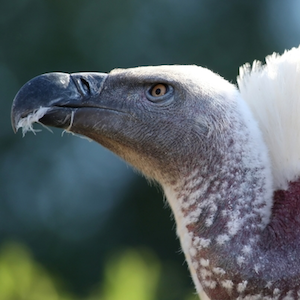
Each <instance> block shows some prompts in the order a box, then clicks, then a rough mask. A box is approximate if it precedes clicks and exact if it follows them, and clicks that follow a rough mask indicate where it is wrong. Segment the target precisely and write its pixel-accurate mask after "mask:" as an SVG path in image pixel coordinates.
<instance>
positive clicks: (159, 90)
mask: <svg viewBox="0 0 300 300" xmlns="http://www.w3.org/2000/svg"><path fill="white" fill-rule="evenodd" d="M150 93H151V96H153V97H161V96H163V95H165V94H166V93H167V86H166V85H165V84H162V83H159V84H156V85H155V86H154V87H153V88H152V89H151V92H150Z"/></svg>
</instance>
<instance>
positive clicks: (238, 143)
mask: <svg viewBox="0 0 300 300" xmlns="http://www.w3.org/2000/svg"><path fill="white" fill-rule="evenodd" d="M238 124H239V125H238V126H239V128H236V130H235V129H234V130H230V133H231V137H230V138H228V139H227V142H225V146H224V148H223V149H222V150H220V151H217V153H214V154H215V155H214V157H213V159H211V160H210V161H209V163H207V164H203V161H202V163H197V162H194V163H193V164H192V167H191V168H189V170H187V169H186V170H183V171H182V174H183V175H184V176H182V177H181V178H182V179H179V180H178V181H177V183H176V184H174V185H163V188H164V191H165V194H166V197H167V199H168V201H169V203H170V205H171V208H172V210H173V212H174V215H175V218H176V223H177V232H178V235H179V237H180V240H181V244H182V248H183V251H184V253H185V255H186V258H187V261H188V264H189V268H190V270H191V273H192V276H193V280H194V282H195V284H196V288H197V290H198V292H199V294H200V295H201V297H202V299H207V298H205V297H206V296H205V294H206V295H207V296H208V299H220V300H226V299H237V298H238V299H262V298H263V297H264V296H268V297H271V298H270V299H279V297H282V296H285V295H292V293H295V291H294V289H295V286H296V285H297V281H296V278H297V277H298V276H299V274H298V273H299V272H297V273H295V272H293V270H292V269H294V268H291V265H290V263H291V264H293V265H295V263H297V265H299V264H298V263H300V260H299V259H298V257H299V255H298V254H297V255H296V253H294V252H296V250H295V249H299V245H298V247H296V244H297V239H296V238H293V241H294V244H295V245H294V249H292V250H291V249H290V244H291V243H290V238H289V239H288V238H286V235H285V231H284V230H282V223H283V222H284V220H286V219H287V218H288V219H290V218H294V219H295V218H296V213H294V214H293V216H292V215H291V212H290V210H288V209H287V208H286V209H283V208H284V207H285V204H284V203H287V202H284V203H283V200H282V199H283V198H284V197H286V198H288V197H289V195H288V194H287V193H288V192H287V191H282V192H277V193H275V197H274V199H275V204H274V207H273V210H272V205H273V200H272V198H273V189H272V182H271V178H272V176H271V171H270V165H269V162H268V158H267V157H266V154H265V153H267V151H266V149H265V146H264V143H263V141H262V139H261V137H260V134H259V132H258V130H257V129H256V127H255V126H252V125H251V126H246V125H245V124H243V123H242V122H238ZM233 133H234V134H233ZM257 139H258V140H259V142H260V144H259V146H257V145H256V143H257ZM183 178H184V179H183ZM293 189H294V190H295V192H296V191H298V190H300V187H299V185H295V186H293ZM295 192H292V194H293V195H294V194H295ZM286 201H287V200H286ZM291 201H292V203H294V201H293V200H291ZM288 203H289V202H288ZM297 212H298V211H297ZM271 213H272V216H271ZM299 223H300V221H298V223H297V225H296V226H299V227H298V228H300V224H299ZM296 226H295V227H296ZM289 229H290V232H291V233H290V234H291V236H292V235H294V237H296V233H295V232H296V228H295V229H294V228H289ZM297 232H299V229H297ZM288 241H289V244H288V243H287V242H288ZM298 244H299V243H298ZM288 245H289V246H288ZM287 257H288V259H287ZM287 260H289V262H287ZM296 260H297V261H296ZM283 262H284V263H283ZM287 279H288V280H289V286H288V287H287V283H286V280H287ZM202 289H203V290H204V291H205V294H204V293H203V291H202ZM246 296H247V297H251V298H245V297H246ZM239 297H240V298H239ZM252 297H253V298H252ZM291 297H292V296H291ZM289 299H294V298H289Z"/></svg>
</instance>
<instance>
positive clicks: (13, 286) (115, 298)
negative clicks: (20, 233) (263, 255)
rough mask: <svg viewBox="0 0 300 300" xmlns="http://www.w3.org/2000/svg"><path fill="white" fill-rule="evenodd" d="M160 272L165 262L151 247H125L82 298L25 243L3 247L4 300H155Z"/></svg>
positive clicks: (0, 288)
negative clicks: (89, 291) (99, 281)
mask: <svg viewBox="0 0 300 300" xmlns="http://www.w3.org/2000/svg"><path fill="white" fill-rule="evenodd" d="M160 276H162V273H161V263H160V262H159V261H158V259H157V257H155V256H154V255H153V254H152V253H151V252H150V251H149V250H148V251H146V250H145V249H144V250H139V251H138V250H125V251H123V252H119V253H118V254H115V255H112V256H111V257H109V259H108V260H107V262H106V264H105V267H104V279H103V282H102V283H100V284H99V286H98V287H97V288H95V289H94V291H93V292H91V293H90V295H89V296H87V297H82V298H79V297H76V296H75V295H72V294H71V293H70V292H68V291H67V290H66V288H62V286H61V283H60V282H59V281H58V279H57V278H56V277H55V276H54V275H53V274H50V273H49V272H48V271H47V269H45V268H44V267H43V266H42V265H41V264H39V263H37V262H36V261H35V260H34V259H33V257H32V255H31V253H30V251H29V250H28V249H27V248H26V247H25V246H24V245H21V244H18V243H12V242H10V243H6V244H4V245H3V246H2V248H1V250H0V299H1V300H71V299H73V300H123V299H124V298H126V299H128V300H141V299H142V300H155V299H157V296H158V285H159V279H160ZM188 297H189V298H186V299H187V300H188V299H189V300H191V299H193V297H192V294H190V296H188Z"/></svg>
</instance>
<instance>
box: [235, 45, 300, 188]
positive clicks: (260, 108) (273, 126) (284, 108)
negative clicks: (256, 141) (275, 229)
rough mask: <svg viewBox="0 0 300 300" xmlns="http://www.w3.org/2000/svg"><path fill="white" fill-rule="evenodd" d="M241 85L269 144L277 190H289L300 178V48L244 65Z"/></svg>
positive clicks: (241, 90) (243, 94)
mask: <svg viewBox="0 0 300 300" xmlns="http://www.w3.org/2000/svg"><path fill="white" fill-rule="evenodd" d="M237 82H238V86H239V89H240V92H241V95H242V97H243V99H244V100H245V101H246V102H247V104H248V105H249V107H250V109H251V110H252V112H253V115H254V117H255V119H256V120H257V122H258V124H259V127H260V129H261V131H262V134H263V137H264V140H265V142H266V144H267V147H268V150H269V155H270V158H271V163H272V173H273V181H274V188H275V190H276V189H284V188H287V184H288V182H289V181H293V180H296V179H297V178H298V177H299V175H300V47H299V48H293V49H291V50H289V51H286V52H284V54H283V55H281V56H279V55H278V54H275V53H274V54H272V55H270V56H268V57H266V65H262V64H261V63H260V62H258V61H255V62H254V63H253V65H252V68H251V66H250V65H249V64H246V65H244V66H242V67H241V68H240V76H239V77H238V80H237Z"/></svg>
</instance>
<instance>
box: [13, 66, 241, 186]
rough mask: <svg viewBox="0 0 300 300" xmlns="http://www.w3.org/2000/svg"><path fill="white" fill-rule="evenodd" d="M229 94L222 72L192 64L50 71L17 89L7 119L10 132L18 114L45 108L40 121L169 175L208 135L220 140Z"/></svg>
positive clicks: (207, 148) (151, 173)
mask: <svg viewBox="0 0 300 300" xmlns="http://www.w3.org/2000/svg"><path fill="white" fill-rule="evenodd" d="M216 87H217V88H216ZM235 92H236V91H235V88H234V87H233V86H232V85H231V84H229V83H227V82H226V81H225V80H223V79H222V78H221V77H219V76H218V75H215V74H214V73H212V72H211V71H209V70H207V69H204V68H201V67H196V66H159V67H140V68H133V69H126V70H121V69H118V70H113V71H112V72H111V73H109V74H104V73H75V74H71V75H69V74H64V73H49V74H45V75H41V76H38V77H36V78H34V79H32V80H31V81H29V82H28V83H27V84H25V85H24V86H23V88H22V89H21V90H20V91H19V93H18V94H17V96H16V98H15V100H14V104H13V108H12V123H13V127H14V129H15V130H17V129H18V127H20V126H21V125H20V124H21V123H22V122H21V123H20V120H21V121H22V120H24V119H26V118H27V119H29V117H30V116H33V115H34V113H35V112H36V111H38V109H39V108H47V109H46V110H45V113H44V115H43V116H40V118H39V119H40V120H39V122H41V123H42V124H44V125H49V126H54V127H60V128H64V129H68V130H70V131H72V132H74V133H78V134H81V135H85V136H87V137H89V138H91V139H93V140H95V141H97V142H98V143H100V144H102V145H103V146H105V147H107V148H108V149H110V150H111V151H113V152H115V153H116V154H117V155H119V156H121V157H122V158H123V159H125V160H126V161H128V162H129V163H130V164H132V165H133V166H134V167H136V168H137V169H139V170H141V171H142V173H144V174H145V175H146V176H148V177H150V178H154V179H156V180H158V181H163V178H168V180H173V181H174V180H175V181H176V179H177V177H178V176H179V174H180V173H182V170H184V169H188V168H189V167H190V165H192V164H193V163H194V159H195V156H197V161H199V156H201V155H202V156H208V155H211V152H212V149H211V148H212V147H213V143H212V140H218V141H220V137H218V138H216V137H215V135H216V134H218V135H222V131H224V130H226V128H228V126H229V125H228V124H227V117H226V114H227V113H228V111H230V110H232V106H233V104H232V103H233V102H232V101H230V100H228V98H229V99H230V98H231V97H228V94H234V93H235ZM225 99H226V101H225ZM35 121H36V120H35ZM166 173H167V175H168V176H165V175H166Z"/></svg>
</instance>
